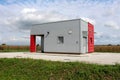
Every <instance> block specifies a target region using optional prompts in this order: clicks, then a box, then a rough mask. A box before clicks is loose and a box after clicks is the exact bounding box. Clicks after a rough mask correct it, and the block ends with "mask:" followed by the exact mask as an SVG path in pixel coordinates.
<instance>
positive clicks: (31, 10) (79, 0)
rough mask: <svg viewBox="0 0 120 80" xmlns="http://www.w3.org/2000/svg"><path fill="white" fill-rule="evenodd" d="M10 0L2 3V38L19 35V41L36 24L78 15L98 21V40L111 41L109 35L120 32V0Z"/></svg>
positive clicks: (96, 29)
mask: <svg viewBox="0 0 120 80" xmlns="http://www.w3.org/2000/svg"><path fill="white" fill-rule="evenodd" d="M7 3H10V4H8V5H2V4H0V17H1V18H0V22H1V23H0V30H2V35H1V36H0V37H1V40H2V41H5V40H8V42H9V40H10V39H11V38H10V37H9V36H15V38H13V40H14V41H16V43H17V39H16V38H18V39H19V38H22V37H23V36H21V35H24V34H27V35H28V36H29V29H30V27H31V25H32V24H39V23H44V22H51V21H59V20H64V19H75V18H82V19H84V20H85V21H88V22H90V23H92V24H94V26H95V32H97V34H95V38H96V43H100V44H104V43H107V41H108V42H109V40H107V38H108V37H109V39H112V38H111V36H109V35H112V34H113V35H118V34H120V31H119V30H120V26H119V22H120V14H119V13H120V8H119V5H120V1H119V0H114V1H113V0H106V1H104V2H103V1H99V0H87V1H84V0H72V1H70V0H60V1H59V0H54V1H49V0H47V1H46V0H36V2H34V3H33V1H30V0H28V1H25V2H24V1H21V0H20V2H19V0H7ZM106 26H107V27H106ZM108 27H109V28H108ZM108 33H109V34H108ZM17 36H19V37H17ZM26 38H27V36H26ZM114 38H115V41H118V37H115V36H114ZM20 40H21V39H20ZM21 41H22V40H21ZM100 41H101V42H100ZM112 41H114V40H112ZM24 42H25V41H24ZM116 43H117V42H116ZM118 43H119V41H118Z"/></svg>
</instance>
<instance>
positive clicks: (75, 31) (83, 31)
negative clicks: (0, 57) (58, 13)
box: [30, 19, 94, 53]
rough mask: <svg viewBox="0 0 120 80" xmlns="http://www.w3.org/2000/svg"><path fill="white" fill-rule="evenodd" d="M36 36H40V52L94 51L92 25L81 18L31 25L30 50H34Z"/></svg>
mask: <svg viewBox="0 0 120 80" xmlns="http://www.w3.org/2000/svg"><path fill="white" fill-rule="evenodd" d="M36 36H41V51H42V52H58V53H91V52H94V26H93V25H92V24H91V23H89V22H85V21H84V20H82V19H73V20H65V21H57V22H49V23H43V24H36V25H33V27H32V28H31V32H30V52H36Z"/></svg>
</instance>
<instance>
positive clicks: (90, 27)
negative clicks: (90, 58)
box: [88, 23, 94, 53]
mask: <svg viewBox="0 0 120 80" xmlns="http://www.w3.org/2000/svg"><path fill="white" fill-rule="evenodd" d="M88 52H89V53H91V52H94V26H93V25H92V24H90V23H88Z"/></svg>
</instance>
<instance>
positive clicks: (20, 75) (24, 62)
mask: <svg viewBox="0 0 120 80" xmlns="http://www.w3.org/2000/svg"><path fill="white" fill-rule="evenodd" d="M0 80H120V65H119V64H116V65H97V64H85V63H79V62H52V61H44V60H33V59H16V58H12V59H6V58H3V59H0Z"/></svg>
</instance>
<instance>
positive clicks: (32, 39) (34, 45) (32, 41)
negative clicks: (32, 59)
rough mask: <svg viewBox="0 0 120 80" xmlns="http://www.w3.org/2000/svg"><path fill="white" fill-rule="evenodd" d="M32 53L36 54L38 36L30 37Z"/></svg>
mask: <svg viewBox="0 0 120 80" xmlns="http://www.w3.org/2000/svg"><path fill="white" fill-rule="evenodd" d="M30 52H36V36H35V35H31V36H30Z"/></svg>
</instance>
